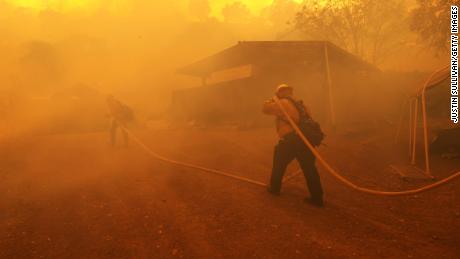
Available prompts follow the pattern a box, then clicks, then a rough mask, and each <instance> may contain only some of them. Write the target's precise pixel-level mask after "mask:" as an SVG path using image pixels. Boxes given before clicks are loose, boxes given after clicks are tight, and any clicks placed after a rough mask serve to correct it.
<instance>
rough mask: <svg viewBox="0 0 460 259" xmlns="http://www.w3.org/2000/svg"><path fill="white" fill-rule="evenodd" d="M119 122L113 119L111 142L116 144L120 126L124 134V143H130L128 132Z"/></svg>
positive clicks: (113, 144)
mask: <svg viewBox="0 0 460 259" xmlns="http://www.w3.org/2000/svg"><path fill="white" fill-rule="evenodd" d="M118 124H119V122H118V121H117V120H116V119H112V121H111V125H110V144H111V145H112V146H115V143H116V142H117V131H118V128H120V130H121V132H122V134H123V140H124V145H125V146H127V145H128V133H127V132H126V131H125V130H124V129H123V128H121V127H120V125H118Z"/></svg>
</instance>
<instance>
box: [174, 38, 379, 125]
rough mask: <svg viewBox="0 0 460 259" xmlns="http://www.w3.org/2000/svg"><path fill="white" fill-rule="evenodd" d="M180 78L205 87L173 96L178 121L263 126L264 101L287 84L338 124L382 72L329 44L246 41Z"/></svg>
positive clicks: (186, 70)
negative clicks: (371, 79)
mask: <svg viewBox="0 0 460 259" xmlns="http://www.w3.org/2000/svg"><path fill="white" fill-rule="evenodd" d="M177 73H178V74H180V75H186V76H192V77H195V78H199V79H201V80H200V82H201V85H200V86H198V87H192V88H181V89H177V90H175V91H174V92H173V96H172V106H171V110H172V113H173V115H174V118H175V119H176V120H182V121H197V122H202V123H220V122H235V123H244V124H247V123H249V124H260V123H264V122H266V121H267V118H266V117H264V116H262V114H261V106H262V103H263V101H264V100H266V99H269V98H270V97H271V96H273V92H274V89H275V88H276V86H277V85H279V84H281V83H287V84H290V85H292V86H294V87H295V91H296V96H298V97H300V98H302V99H303V100H304V101H305V102H306V103H307V104H308V105H309V106H310V109H311V110H312V111H313V114H314V116H315V118H316V119H317V120H319V121H329V122H330V123H332V124H335V123H337V119H338V118H339V119H340V117H342V113H343V112H342V111H341V108H342V107H349V106H350V102H354V103H355V104H356V94H359V93H361V92H362V91H363V89H369V88H370V87H369V85H368V84H365V83H364V82H366V81H365V79H367V78H369V77H370V76H371V75H373V74H375V73H379V70H378V69H377V68H376V67H374V66H372V65H370V64H368V63H366V62H365V61H363V60H361V59H359V58H358V57H356V56H354V55H352V54H350V53H348V52H347V51H345V50H343V49H341V48H339V47H337V46H336V45H334V44H332V43H330V42H326V41H247V42H246V41H245V42H239V43H238V44H237V45H235V46H232V47H230V48H228V49H225V50H223V51H221V52H219V53H217V54H215V55H212V56H210V57H207V58H205V59H203V60H200V61H198V62H196V63H193V64H190V65H187V66H185V67H182V68H180V69H178V70H177ZM229 75H230V76H229ZM369 94H370V93H369ZM368 101H369V102H371V101H372V100H368ZM356 106H357V105H356ZM367 106H368V104H367V103H366V104H362V106H361V107H356V111H357V112H359V111H360V110H361V111H362V110H363V108H364V107H367ZM350 114H351V113H350ZM342 118H344V117H342ZM339 121H340V120H339Z"/></svg>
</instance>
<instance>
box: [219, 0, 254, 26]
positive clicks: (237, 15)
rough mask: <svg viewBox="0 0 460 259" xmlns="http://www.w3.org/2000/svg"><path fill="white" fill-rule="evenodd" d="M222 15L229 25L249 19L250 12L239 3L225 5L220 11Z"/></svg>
mask: <svg viewBox="0 0 460 259" xmlns="http://www.w3.org/2000/svg"><path fill="white" fill-rule="evenodd" d="M222 15H223V16H224V19H225V21H226V22H230V23H242V22H247V21H249V20H250V19H251V11H250V10H249V8H248V7H247V6H246V5H245V4H243V3H241V2H233V3H231V4H227V5H226V6H225V7H224V8H223V9H222Z"/></svg>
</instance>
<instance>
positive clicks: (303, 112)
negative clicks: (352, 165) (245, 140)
mask: <svg viewBox="0 0 460 259" xmlns="http://www.w3.org/2000/svg"><path fill="white" fill-rule="evenodd" d="M293 93H294V89H293V88H292V87H291V86H288V85H286V84H282V85H280V86H278V88H277V90H276V96H277V97H278V98H279V99H280V103H281V105H283V107H284V109H285V110H286V112H287V113H288V114H289V115H290V117H291V118H292V119H293V120H294V122H295V123H297V124H298V125H300V124H299V123H300V122H301V121H303V120H308V119H310V118H311V116H310V112H309V111H308V109H307V107H306V106H305V105H304V104H303V103H302V101H297V100H295V99H294V97H293ZM263 112H264V113H265V114H268V115H273V116H276V129H277V131H278V135H279V142H278V144H277V145H276V146H275V151H274V155H273V169H272V175H271V179H270V184H269V187H268V192H269V193H271V194H273V195H279V194H280V190H281V183H282V179H283V176H284V173H285V171H286V168H287V166H288V165H289V163H290V162H291V161H292V160H294V159H297V161H298V162H299V165H300V167H301V168H302V171H303V174H304V176H305V180H306V181H307V186H308V190H309V192H310V198H309V199H308V198H307V199H305V201H306V202H309V203H311V204H313V205H315V206H317V207H322V206H323V189H322V187H321V181H320V177H319V175H318V171H317V169H316V165H315V157H314V155H313V153H312V152H311V150H310V149H309V148H308V147H307V146H306V145H305V143H303V142H302V140H301V139H300V137H299V136H298V135H297V134H296V133H295V131H294V129H293V128H292V126H291V125H290V124H289V121H288V120H287V119H286V118H285V116H284V114H283V113H282V111H281V109H280V107H279V106H278V104H277V103H276V102H275V101H274V100H273V99H270V100H268V101H266V102H265V103H264V106H263ZM312 121H313V120H312ZM316 125H318V126H317V127H318V128H319V124H316ZM319 131H320V134H322V132H321V130H320V128H319ZM323 136H324V134H323ZM307 138H308V136H307ZM319 138H321V139H320V140H319V143H320V142H321V141H322V137H319ZM315 141H316V142H317V141H318V140H314V141H313V142H315ZM316 144H317V145H319V144H318V143H316ZM314 145H315V144H314Z"/></svg>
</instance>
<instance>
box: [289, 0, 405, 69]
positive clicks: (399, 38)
mask: <svg viewBox="0 0 460 259" xmlns="http://www.w3.org/2000/svg"><path fill="white" fill-rule="evenodd" d="M404 2H405V1H404V0H387V1H375V0H343V1H335V0H327V1H324V2H314V3H310V2H308V3H306V4H305V5H304V6H303V8H302V10H301V11H300V12H298V13H297V14H296V17H295V20H294V26H295V28H296V29H298V30H300V31H301V32H302V33H303V34H304V35H305V36H306V38H309V39H315V40H327V41H331V42H333V43H335V44H337V45H339V46H341V47H342V48H345V49H347V50H348V51H350V52H352V53H354V54H356V55H358V56H360V57H361V58H363V59H365V60H367V61H369V62H371V63H373V64H378V63H380V62H382V61H383V60H384V58H385V57H386V56H387V55H389V54H391V52H392V51H394V50H396V49H398V48H400V47H402V46H403V45H404V43H405V41H404V37H405V36H407V34H406V31H408V29H406V26H405V24H406V22H405V20H406V17H407V8H406V6H405V4H404Z"/></svg>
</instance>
